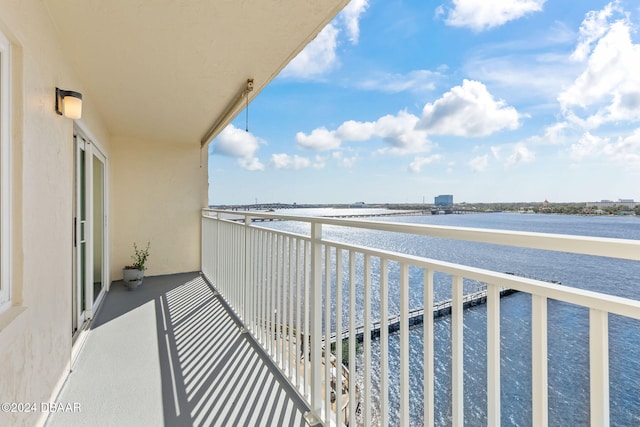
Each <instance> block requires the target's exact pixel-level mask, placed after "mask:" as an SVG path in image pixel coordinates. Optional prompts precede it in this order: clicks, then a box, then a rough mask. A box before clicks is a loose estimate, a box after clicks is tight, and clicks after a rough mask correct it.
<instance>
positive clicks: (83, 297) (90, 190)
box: [72, 128, 107, 335]
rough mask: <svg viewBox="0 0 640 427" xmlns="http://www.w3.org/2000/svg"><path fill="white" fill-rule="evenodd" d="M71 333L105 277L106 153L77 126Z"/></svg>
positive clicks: (86, 315)
mask: <svg viewBox="0 0 640 427" xmlns="http://www.w3.org/2000/svg"><path fill="white" fill-rule="evenodd" d="M73 142H74V202H73V212H74V218H73V223H74V230H73V232H74V233H73V234H74V235H73V264H74V265H73V285H72V310H73V312H72V333H73V334H74V335H75V334H76V333H77V332H78V331H79V330H80V329H81V328H82V326H83V324H84V323H85V322H87V321H88V320H89V319H90V318H91V317H92V315H93V311H94V308H95V307H96V305H97V304H98V302H99V300H100V298H102V296H103V295H104V291H105V284H106V281H107V277H106V265H107V262H106V253H107V251H106V224H107V223H106V212H107V210H106V157H105V155H104V154H103V152H102V151H101V150H100V149H99V148H98V147H97V146H96V145H95V144H94V143H92V142H91V141H90V140H89V139H88V138H87V137H86V136H84V135H83V133H82V132H81V131H80V130H79V129H75V128H74V137H73Z"/></svg>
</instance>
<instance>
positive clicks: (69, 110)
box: [56, 88, 82, 120]
mask: <svg viewBox="0 0 640 427" xmlns="http://www.w3.org/2000/svg"><path fill="white" fill-rule="evenodd" d="M56 113H58V114H59V115H61V116H62V115H64V116H65V117H68V118H70V119H74V120H75V119H79V118H80V117H82V94H81V93H80V92H74V91H72V90H62V89H59V88H56Z"/></svg>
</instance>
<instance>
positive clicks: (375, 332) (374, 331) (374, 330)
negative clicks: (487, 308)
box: [329, 286, 518, 343]
mask: <svg viewBox="0 0 640 427" xmlns="http://www.w3.org/2000/svg"><path fill="white" fill-rule="evenodd" d="M516 292H518V291H517V290H515V289H509V288H501V289H500V298H502V297H505V296H508V295H511V294H513V293H516ZM462 301H463V302H462V306H463V308H465V309H466V308H469V307H474V306H476V305H481V304H485V303H486V302H487V288H486V286H485V287H483V288H481V289H479V290H477V291H476V292H472V293H470V294H467V295H465V296H464V298H463V300H462ZM451 305H452V302H451V300H450V299H449V300H444V301H441V302H438V303H436V304H434V305H433V317H434V318H438V317H442V316H448V315H450V314H451ZM423 323H424V308H416V309H413V310H410V311H409V327H411V326H416V325H422V324H423ZM381 325H382V321H381V320H377V321H375V322H373V323H372V325H371V338H379V337H380V328H381ZM387 330H388V331H389V333H393V332H397V331H399V330H400V315H399V314H396V315H394V316H392V317H390V318H389V319H388V320H387ZM364 332H365V330H364V325H359V326H357V327H356V340H357V341H358V342H360V343H361V342H363V341H364ZM349 333H350V332H349V329H347V330H344V331H342V340H348V339H349ZM329 340H330V342H332V343H333V342H335V341H336V334H335V332H334V333H332V334H331V335H330V338H329Z"/></svg>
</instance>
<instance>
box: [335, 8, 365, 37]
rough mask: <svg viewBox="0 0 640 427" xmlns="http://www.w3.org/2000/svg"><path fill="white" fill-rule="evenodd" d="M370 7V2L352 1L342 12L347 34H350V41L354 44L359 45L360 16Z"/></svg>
mask: <svg viewBox="0 0 640 427" xmlns="http://www.w3.org/2000/svg"><path fill="white" fill-rule="evenodd" d="M368 7H369V2H368V0H351V1H350V2H349V4H348V5H347V6H345V8H344V9H342V12H340V18H341V19H342V21H343V22H344V25H345V27H346V30H347V33H348V34H349V41H350V42H351V43H352V44H357V43H358V39H359V37H360V16H361V15H362V14H363V13H364V12H365V11H366V10H367V8H368Z"/></svg>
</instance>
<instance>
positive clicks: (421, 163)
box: [409, 154, 442, 173]
mask: <svg viewBox="0 0 640 427" xmlns="http://www.w3.org/2000/svg"><path fill="white" fill-rule="evenodd" d="M441 159H442V156H441V155H440V154H434V155H432V156H428V157H416V158H415V159H413V161H412V162H411V163H410V164H409V171H411V172H415V173H418V172H421V171H422V168H423V167H425V166H427V165H430V164H432V163H435V162H439V161H440V160H441Z"/></svg>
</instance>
